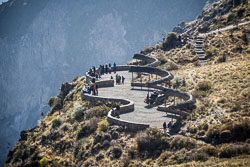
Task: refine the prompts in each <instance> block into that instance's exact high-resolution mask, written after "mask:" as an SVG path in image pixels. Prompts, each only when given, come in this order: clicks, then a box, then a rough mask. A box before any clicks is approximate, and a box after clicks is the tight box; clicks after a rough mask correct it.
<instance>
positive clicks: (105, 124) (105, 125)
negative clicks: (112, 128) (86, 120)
mask: <svg viewBox="0 0 250 167" xmlns="http://www.w3.org/2000/svg"><path fill="white" fill-rule="evenodd" d="M108 127H109V123H108V121H107V120H106V119H104V120H102V121H101V122H99V123H98V128H97V131H98V132H106V131H107V130H108Z"/></svg>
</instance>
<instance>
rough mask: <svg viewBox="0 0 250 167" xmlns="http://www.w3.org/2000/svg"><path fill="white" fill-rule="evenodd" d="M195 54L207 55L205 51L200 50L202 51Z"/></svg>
mask: <svg viewBox="0 0 250 167" xmlns="http://www.w3.org/2000/svg"><path fill="white" fill-rule="evenodd" d="M195 53H196V54H197V55H205V52H204V51H203V50H200V51H197V50H196V51H195Z"/></svg>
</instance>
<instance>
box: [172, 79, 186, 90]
mask: <svg viewBox="0 0 250 167" xmlns="http://www.w3.org/2000/svg"><path fill="white" fill-rule="evenodd" d="M182 86H186V81H185V79H184V78H181V77H175V78H174V80H173V88H174V89H178V88H180V87H182Z"/></svg>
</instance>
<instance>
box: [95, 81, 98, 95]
mask: <svg viewBox="0 0 250 167" xmlns="http://www.w3.org/2000/svg"><path fill="white" fill-rule="evenodd" d="M95 91H96V95H97V96H98V85H97V84H96V86H95Z"/></svg>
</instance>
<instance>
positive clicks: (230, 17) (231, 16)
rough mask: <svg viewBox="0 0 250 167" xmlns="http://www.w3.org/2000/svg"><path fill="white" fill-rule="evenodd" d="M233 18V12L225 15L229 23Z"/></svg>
mask: <svg viewBox="0 0 250 167" xmlns="http://www.w3.org/2000/svg"><path fill="white" fill-rule="evenodd" d="M234 19H235V15H234V14H233V13H230V14H229V15H228V17H227V22H228V23H230V22H232V21H233V20H234Z"/></svg>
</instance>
